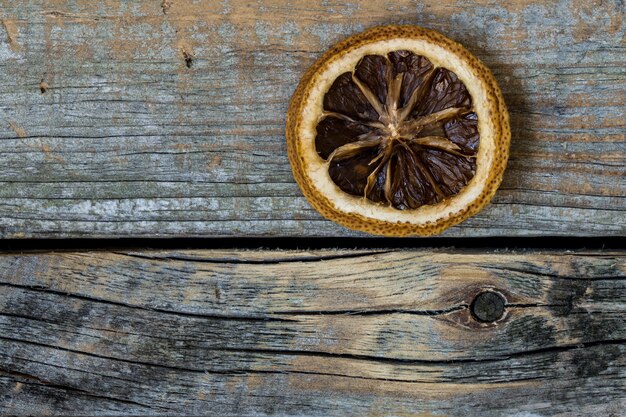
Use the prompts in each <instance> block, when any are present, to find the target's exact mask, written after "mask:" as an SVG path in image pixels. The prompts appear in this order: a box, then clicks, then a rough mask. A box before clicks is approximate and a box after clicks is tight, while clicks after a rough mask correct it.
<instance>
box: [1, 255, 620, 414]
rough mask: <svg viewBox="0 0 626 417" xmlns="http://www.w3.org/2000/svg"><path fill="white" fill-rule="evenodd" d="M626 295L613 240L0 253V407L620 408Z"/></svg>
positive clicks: (4, 410) (173, 410) (117, 410)
mask: <svg viewBox="0 0 626 417" xmlns="http://www.w3.org/2000/svg"><path fill="white" fill-rule="evenodd" d="M483 291H494V292H497V293H500V294H501V295H503V296H504V298H505V299H506V306H505V313H504V316H503V317H502V318H501V319H499V320H498V321H496V322H494V323H479V322H478V321H477V320H476V319H474V317H473V316H472V314H471V313H470V304H471V303H472V301H473V300H474V298H475V296H476V295H477V294H479V293H481V292H483ZM625 313H626V252H624V251H610V252H594V251H575V252H556V251H524V252H522V251H520V252H510V251H504V250H501V251H480V250H471V251H470V250H455V249H440V250H316V251H308V252H307V251H243V250H231V251H219V250H185V251H174V250H168V251H120V252H58V253H22V254H18V253H16V254H5V255H2V256H0V414H2V415H52V414H56V415H59V414H61V415H67V414H72V415H101V416H104V415H217V416H268V415H272V416H328V415H341V416H432V415H438V416H439V415H449V416H468V415H476V416H503V415H507V416H607V417H608V416H611V415H613V416H619V415H623V414H622V413H623V410H624V409H625V407H626V384H625V380H626V322H625V320H624V318H625Z"/></svg>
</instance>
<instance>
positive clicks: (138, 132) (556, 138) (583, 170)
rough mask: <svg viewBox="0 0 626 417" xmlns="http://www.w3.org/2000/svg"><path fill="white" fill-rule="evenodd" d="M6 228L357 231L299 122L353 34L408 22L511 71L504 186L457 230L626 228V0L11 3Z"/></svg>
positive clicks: (3, 201)
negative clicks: (337, 205) (341, 216)
mask: <svg viewBox="0 0 626 417" xmlns="http://www.w3.org/2000/svg"><path fill="white" fill-rule="evenodd" d="M0 4H1V7H0V21H1V23H2V24H0V107H1V110H0V144H1V146H0V236H2V237H11V238H20V237H79V236H84V235H88V236H91V237H95V236H101V237H115V236H134V237H137V236H207V235H212V236H243V235H245V236H339V235H341V236H356V235H358V234H357V233H354V232H350V231H347V230H345V229H343V228H341V227H339V226H337V225H335V224H333V223H331V222H328V221H325V220H323V219H322V218H321V216H319V215H318V214H317V213H316V212H315V211H314V210H313V209H312V208H311V207H310V206H309V205H308V204H307V202H306V201H305V199H304V198H303V197H302V195H301V193H300V191H299V189H298V188H297V186H296V185H295V183H294V181H293V178H292V175H291V171H290V167H289V163H288V160H287V155H286V149H285V140H284V133H283V130H284V117H285V112H286V109H287V102H288V99H289V97H290V94H291V93H292V91H293V90H294V88H295V86H296V84H297V82H298V79H299V78H300V76H301V75H302V74H303V73H304V71H305V69H306V68H307V67H308V66H309V65H310V64H312V63H313V61H314V60H315V59H316V58H317V57H318V56H320V54H321V53H322V52H323V51H324V50H325V49H327V48H328V47H329V46H330V45H332V44H333V43H335V42H336V41H338V40H340V39H342V38H344V37H345V36H347V35H350V34H353V33H356V32H358V31H361V30H363V29H365V28H367V27H371V26H373V25H377V24H388V23H410V24H418V25H422V26H425V27H429V28H432V29H435V30H439V31H441V32H442V33H444V34H446V35H448V36H449V37H451V38H453V39H455V40H457V41H460V42H461V43H463V44H464V45H465V46H466V47H467V48H468V49H469V50H470V51H472V52H473V53H475V54H476V55H477V56H478V57H479V58H480V59H482V60H483V61H484V62H485V63H486V64H487V65H488V66H489V67H490V68H491V69H492V70H493V72H494V74H495V76H496V78H497V79H498V81H499V83H500V85H501V87H502V89H503V91H504V95H505V98H506V102H507V104H508V106H509V108H510V112H511V118H512V119H511V120H512V131H513V145H512V150H511V160H510V163H509V168H508V171H507V173H506V176H505V179H504V183H503V185H502V187H501V190H500V191H499V193H498V194H497V196H496V198H495V200H494V202H493V204H491V205H490V206H489V207H488V209H486V210H485V211H484V212H483V213H481V214H480V215H478V216H476V217H474V218H472V219H470V220H469V221H467V222H465V223H463V224H462V225H460V226H458V227H455V228H453V229H451V230H450V231H448V232H447V233H446V235H447V236H503V235H581V236H594V235H595V236H606V235H613V236H618V235H619V236H621V235H625V234H626V216H625V215H624V213H625V211H626V176H625V175H624V164H625V162H626V151H625V139H624V137H625V136H624V120H625V116H626V113H625V95H626V93H625V86H626V75H625V72H624V67H625V63H626V62H625V59H624V57H625V56H626V55H625V53H624V33H625V31H624V3H623V1H621V0H608V1H587V0H584V1H583V0H572V1H566V0H561V1H558V2H538V1H531V2H527V1H521V0H515V1H509V2H495V1H489V0H469V1H468V0H448V1H432V2H418V1H414V0H401V1H396V0H394V1H391V0H380V1H354V0H350V1H345V0H324V1H322V0H312V1H307V2H304V3H303V2H294V1H287V0H273V1H263V2H260V1H257V2H253V1H247V0H230V1H223V2H217V1H212V0H198V1H182V0H168V1H165V2H162V1H160V0H150V1H148V0H143V1H136V2H132V3H129V2H124V1H119V0H103V1H99V2H67V1H42V0H17V1H2V2H1V3H0Z"/></svg>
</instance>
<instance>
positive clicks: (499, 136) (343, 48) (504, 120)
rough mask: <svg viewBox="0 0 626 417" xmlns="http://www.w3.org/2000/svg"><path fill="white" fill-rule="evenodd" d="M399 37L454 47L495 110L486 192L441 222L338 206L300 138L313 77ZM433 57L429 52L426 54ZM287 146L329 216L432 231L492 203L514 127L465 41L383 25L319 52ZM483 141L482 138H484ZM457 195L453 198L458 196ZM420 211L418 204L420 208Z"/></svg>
mask: <svg viewBox="0 0 626 417" xmlns="http://www.w3.org/2000/svg"><path fill="white" fill-rule="evenodd" d="M395 38H405V39H419V40H423V41H427V42H429V43H432V44H433V45H437V46H439V47H443V48H445V49H447V50H449V51H451V52H452V53H453V54H454V55H456V57H457V58H458V59H460V60H461V61H463V63H464V64H465V65H466V66H467V67H468V68H469V69H471V70H472V71H473V72H474V73H475V74H476V75H477V76H478V77H479V78H480V79H481V81H482V82H483V84H484V85H485V86H486V87H485V89H486V91H485V92H484V95H485V97H486V103H487V105H488V106H489V107H490V109H491V110H492V111H490V112H489V114H490V117H491V120H490V123H491V126H492V136H493V140H494V144H493V145H494V146H493V154H492V155H491V157H492V158H493V161H492V168H491V170H490V172H489V174H488V176H487V178H486V180H485V183H484V184H483V188H482V191H481V193H480V194H479V195H478V197H476V198H475V199H473V200H472V201H471V202H470V203H469V204H468V205H466V206H464V207H463V208H462V209H460V210H458V211H456V212H453V213H450V214H448V215H447V216H445V217H442V218H439V219H437V220H436V221H429V222H423V223H420V222H393V221H388V220H380V219H376V218H373V217H366V216H363V215H361V214H358V213H354V212H346V211H343V210H341V209H339V208H338V207H337V206H336V205H335V204H333V202H332V201H331V200H330V199H329V198H327V196H325V195H323V194H322V193H320V192H319V191H318V190H317V188H316V187H315V185H314V184H313V183H312V181H311V178H310V176H309V175H307V173H306V172H307V171H306V161H305V158H304V157H303V155H304V153H303V150H302V146H301V141H300V140H298V135H299V133H298V132H299V131H300V127H301V126H300V124H301V122H302V114H303V110H304V106H305V100H304V97H306V96H308V93H309V92H310V91H311V89H312V88H313V84H314V83H313V79H314V77H315V75H316V74H317V73H319V72H320V71H323V70H324V69H325V68H327V67H328V66H329V65H331V64H332V63H333V62H335V61H336V60H339V59H341V57H342V56H344V55H345V54H347V53H349V52H350V51H353V50H355V49H357V48H360V47H361V46H363V45H367V44H370V43H373V42H378V41H384V40H390V39H395ZM426 57H427V58H429V57H428V56H426ZM286 137H287V151H288V155H289V160H290V162H291V168H292V171H293V174H294V177H295V179H296V182H297V183H298V185H299V186H300V189H301V190H302V192H303V194H304V195H305V197H306V198H307V200H308V201H309V203H310V204H311V205H312V206H313V207H314V208H315V209H316V210H317V211H319V212H320V213H321V214H322V215H323V216H324V217H326V218H327V219H329V220H332V221H335V222H337V223H339V224H341V225H343V226H345V227H348V228H350V229H354V230H359V231H363V232H366V233H371V234H377V235H384V236H409V235H419V236H430V235H435V234H439V233H441V232H443V231H444V230H445V229H447V228H449V227H451V226H454V225H456V224H458V223H460V222H462V221H463V220H465V219H467V218H468V217H470V216H473V215H474V214H476V213H478V212H479V211H480V210H482V209H483V207H485V205H487V203H489V201H490V200H491V199H492V198H493V196H494V195H495V193H496V190H497V188H498V186H499V185H500V182H501V181H502V176H503V174H504V170H505V168H506V163H507V159H508V154H509V145H510V141H511V131H510V127H509V114H508V111H507V109H506V106H505V104H504V99H503V97H502V93H501V91H500V88H499V87H498V84H497V82H496V80H495V78H494V77H493V75H492V73H491V71H489V69H488V68H487V67H485V66H484V65H483V64H482V63H481V62H480V61H479V60H478V59H477V58H476V57H474V56H473V55H472V54H471V53H470V52H469V51H467V50H466V49H465V48H464V47H463V46H461V45H460V44H458V43H457V42H454V41H452V40H450V39H448V38H446V37H445V36H443V35H441V34H440V33H438V32H435V31H433V30H430V29H424V28H421V27H418V26H395V25H393V26H380V27H375V28H372V29H370V30H367V31H365V32H363V33H359V34H356V35H354V36H351V37H349V38H347V39H345V40H343V41H341V42H339V43H338V44H336V45H335V46H333V47H332V48H331V49H330V50H328V51H327V52H326V53H325V54H324V55H323V56H322V57H320V58H319V59H318V60H317V62H315V64H313V66H311V68H309V70H308V71H307V72H306V73H305V74H304V76H303V77H302V79H301V81H300V83H299V85H298V87H297V88H296V91H295V92H294V94H293V96H292V98H291V102H290V105H289V110H288V112H287V127H286ZM481 140H482V137H481ZM454 198H455V197H452V199H454ZM417 210H419V209H417Z"/></svg>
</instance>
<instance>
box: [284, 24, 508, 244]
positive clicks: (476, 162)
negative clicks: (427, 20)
mask: <svg viewBox="0 0 626 417" xmlns="http://www.w3.org/2000/svg"><path fill="white" fill-rule="evenodd" d="M286 134H287V146H288V151H289V159H290V161H291V166H292V170H293V173H294V177H295V178H296V181H297V182H298V184H299V186H300V188H301V189H302V192H303V193H304V195H305V196H306V197H307V199H308V200H309V202H310V203H311V204H312V205H313V206H314V207H315V208H316V209H317V210H318V211H319V212H320V213H322V215H324V216H325V217H326V218H328V219H331V220H334V221H336V222H337V223H340V224H342V225H344V226H346V227H349V228H352V229H356V230H361V231H365V232H369V233H374V234H382V235H387V236H404V235H423V236H425V235H432V234H436V233H440V232H442V231H443V230H445V229H446V228H448V227H450V226H452V225H455V224H457V223H459V222H461V221H463V220H465V219H466V218H468V217H469V216H472V215H473V214H476V213H477V212H478V211H480V210H481V209H482V208H483V207H484V206H485V205H486V204H487V203H488V202H489V200H490V199H491V198H492V197H493V195H494V194H495V192H496V189H497V187H498V186H499V184H500V181H501V179H502V175H503V172H504V169H505V166H506V161H507V158H508V149H509V142H510V128H509V117H508V113H507V110H506V107H505V104H504V100H503V98H502V94H501V92H500V89H499V88H498V85H497V84H496V81H495V79H494V78H493V76H492V75H491V72H490V71H489V70H488V69H487V68H486V67H485V66H484V65H483V64H482V63H481V62H480V61H478V59H477V58H475V57H474V56H473V55H472V54H470V53H469V52H468V51H467V50H466V49H464V48H463V47H462V46H461V45H459V44H458V43H456V42H454V41H452V40H450V39H448V38H446V37H444V36H442V35H441V34H439V33H437V32H434V31H431V30H428V29H424V28H420V27H416V26H384V27H377V28H373V29H370V30H368V31H366V32H363V33H361V34H357V35H355V36H352V37H350V38H348V39H346V40H344V41H342V42H340V43H339V44H337V45H335V46H334V47H333V48H331V49H330V50H329V51H328V52H326V53H325V54H324V55H323V56H322V57H321V58H320V59H319V60H318V61H317V62H316V63H315V64H314V65H313V66H312V67H311V68H310V69H309V70H308V72H307V73H306V74H305V75H304V77H303V78H302V80H301V82H300V84H299V85H298V88H297V89H296V91H295V93H294V95H293V97H292V99H291V104H290V107H289V112H288V114H287V131H286Z"/></svg>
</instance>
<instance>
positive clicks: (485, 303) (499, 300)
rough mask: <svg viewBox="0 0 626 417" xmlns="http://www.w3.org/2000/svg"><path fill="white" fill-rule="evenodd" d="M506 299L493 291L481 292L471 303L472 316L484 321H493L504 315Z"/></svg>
mask: <svg viewBox="0 0 626 417" xmlns="http://www.w3.org/2000/svg"><path fill="white" fill-rule="evenodd" d="M505 304H506V300H505V299H504V297H503V296H502V295H500V294H498V293H496V292H493V291H485V292H481V293H480V294H478V295H477V296H476V298H474V301H472V304H471V305H470V310H471V312H472V316H473V317H474V319H476V320H477V321H480V322H482V323H492V322H494V321H496V320H499V319H500V318H502V316H503V315H504V308H505Z"/></svg>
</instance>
